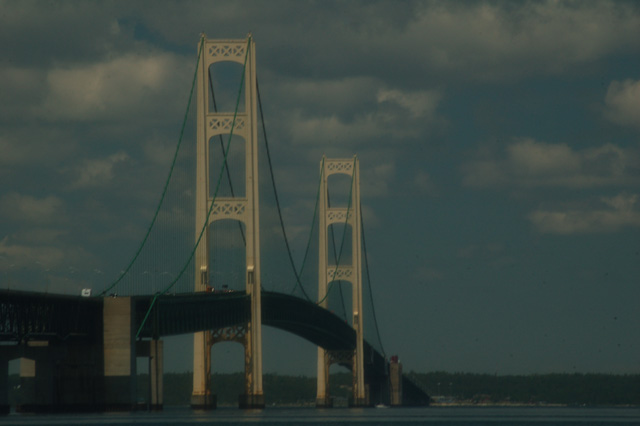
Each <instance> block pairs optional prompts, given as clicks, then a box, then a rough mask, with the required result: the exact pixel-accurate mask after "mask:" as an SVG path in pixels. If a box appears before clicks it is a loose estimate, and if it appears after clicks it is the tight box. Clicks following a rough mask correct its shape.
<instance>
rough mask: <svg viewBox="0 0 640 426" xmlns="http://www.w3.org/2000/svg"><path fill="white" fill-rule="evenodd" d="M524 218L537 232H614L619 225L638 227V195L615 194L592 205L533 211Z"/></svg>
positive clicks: (639, 219) (639, 209)
mask: <svg viewBox="0 0 640 426" xmlns="http://www.w3.org/2000/svg"><path fill="white" fill-rule="evenodd" d="M528 219H529V220H530V221H531V223H533V225H534V226H535V227H536V228H537V229H538V230H539V231H540V232H544V233H550V234H565V235H568V234H584V233H595V232H616V231H619V230H620V229H622V228H626V227H632V228H640V205H639V203H638V194H632V195H628V194H619V195H617V196H615V197H611V198H601V199H600V205H599V206H595V207H592V208H584V207H583V208H573V209H571V208H569V209H558V210H536V211H534V212H532V213H530V214H529V216H528Z"/></svg>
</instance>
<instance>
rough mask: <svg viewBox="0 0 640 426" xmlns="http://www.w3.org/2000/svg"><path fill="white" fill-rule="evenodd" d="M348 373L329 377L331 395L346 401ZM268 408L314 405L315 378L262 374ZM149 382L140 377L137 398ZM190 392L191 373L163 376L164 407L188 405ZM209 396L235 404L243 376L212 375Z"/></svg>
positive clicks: (223, 403) (221, 402) (349, 378)
mask: <svg viewBox="0 0 640 426" xmlns="http://www.w3.org/2000/svg"><path fill="white" fill-rule="evenodd" d="M351 380H352V379H351V373H337V374H332V375H331V378H330V381H329V383H330V392H331V395H333V396H334V397H337V398H343V399H345V400H346V399H347V398H348V396H349V395H350V391H351ZM262 382H263V390H264V395H265V403H266V404H267V405H273V404H275V405H314V404H315V402H316V379H315V377H304V376H285V375H279V374H265V375H264V376H263V378H262ZM147 383H148V381H147V377H146V375H141V376H139V380H138V395H140V399H144V398H145V392H146V386H148V385H147ZM192 389H193V374H192V373H190V372H187V373H165V375H164V402H165V404H166V405H189V404H190V398H191V391H192ZM211 393H213V394H214V395H216V396H217V398H218V405H231V406H237V405H238V395H240V394H242V393H244V373H232V374H213V375H212V377H211Z"/></svg>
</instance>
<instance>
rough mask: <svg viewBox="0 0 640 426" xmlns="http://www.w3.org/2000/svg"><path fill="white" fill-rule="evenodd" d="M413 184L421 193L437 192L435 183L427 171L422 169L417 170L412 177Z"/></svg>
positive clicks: (435, 193)
mask: <svg viewBox="0 0 640 426" xmlns="http://www.w3.org/2000/svg"><path fill="white" fill-rule="evenodd" d="M413 184H414V186H415V187H416V189H417V190H418V191H419V192H420V193H422V194H427V195H437V194H438V188H437V186H436V184H435V183H434V182H433V179H432V177H431V176H430V175H429V173H427V172H425V171H423V170H419V171H418V172H417V173H416V174H415V176H414V178H413Z"/></svg>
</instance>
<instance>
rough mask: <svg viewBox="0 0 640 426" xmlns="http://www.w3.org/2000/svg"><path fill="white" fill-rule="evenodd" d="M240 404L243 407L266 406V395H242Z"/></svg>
mask: <svg viewBox="0 0 640 426" xmlns="http://www.w3.org/2000/svg"><path fill="white" fill-rule="evenodd" d="M238 405H239V406H240V408H241V409H262V408H264V395H247V394H243V395H240V396H239V397H238Z"/></svg>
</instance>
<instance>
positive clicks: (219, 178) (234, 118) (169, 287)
mask: <svg viewBox="0 0 640 426" xmlns="http://www.w3.org/2000/svg"><path fill="white" fill-rule="evenodd" d="M203 40H204V37H203ZM250 48H251V36H249V38H248V39H247V48H246V52H245V57H244V65H243V68H242V76H241V78H240V88H239V90H238V97H237V99H236V107H235V110H234V113H233V121H232V122H231V130H230V132H229V139H228V141H227V148H226V149H225V150H224V151H225V158H224V161H225V162H226V160H227V158H226V156H227V155H228V154H229V146H230V145H231V139H232V138H233V130H234V129H235V126H236V118H237V116H238V107H239V105H240V95H241V94H242V87H243V85H244V76H245V73H246V68H247V58H248V57H249V50H250ZM223 172H224V168H222V169H220V173H219V175H218V180H217V183H216V189H215V191H214V193H213V199H212V200H211V205H210V206H209V210H208V211H207V217H206V218H205V221H204V224H203V225H202V229H201V230H200V234H199V235H198V239H197V240H196V243H195V245H194V246H193V250H191V254H190V255H189V258H188V259H187V261H186V262H185V264H184V266H183V267H182V269H181V270H180V272H179V273H178V276H177V277H176V278H175V279H174V280H173V281H172V282H171V283H169V285H168V286H167V287H166V288H165V289H164V290H162V291H160V292H157V293H156V294H154V296H153V300H152V301H151V304H150V305H149V309H148V310H147V313H146V314H145V316H144V319H143V320H142V323H141V324H140V327H139V328H138V332H137V333H136V339H137V338H138V337H139V335H140V333H141V332H142V329H143V327H144V325H145V323H146V322H147V319H148V318H149V315H150V314H151V310H152V309H153V306H154V305H155V303H156V300H157V299H158V297H159V296H161V295H163V294H166V293H167V292H168V291H169V290H171V288H172V287H173V286H174V285H175V284H176V283H177V282H178V280H179V279H180V278H181V277H182V275H183V274H184V271H186V270H187V267H188V266H189V264H190V263H191V260H192V259H193V257H194V256H195V253H196V250H197V248H198V246H199V245H200V241H201V240H202V236H203V235H204V231H205V230H206V229H207V224H208V223H209V219H210V217H211V212H212V211H213V206H214V205H215V200H216V197H217V196H218V191H219V189H220V183H221V182H222V174H223Z"/></svg>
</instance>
